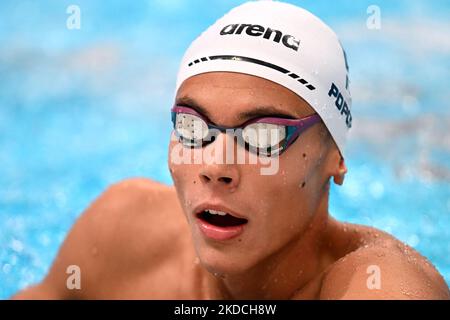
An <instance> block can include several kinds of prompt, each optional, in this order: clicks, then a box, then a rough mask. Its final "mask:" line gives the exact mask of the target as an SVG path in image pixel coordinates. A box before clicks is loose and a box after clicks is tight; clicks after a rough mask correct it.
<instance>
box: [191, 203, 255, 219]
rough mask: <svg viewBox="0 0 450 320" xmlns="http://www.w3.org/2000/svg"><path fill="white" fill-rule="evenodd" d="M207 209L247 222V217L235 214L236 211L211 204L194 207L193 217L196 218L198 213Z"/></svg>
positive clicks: (217, 204) (218, 204)
mask: <svg viewBox="0 0 450 320" xmlns="http://www.w3.org/2000/svg"><path fill="white" fill-rule="evenodd" d="M207 209H212V210H217V211H222V212H226V213H228V214H230V215H232V216H233V217H236V218H240V219H246V220H248V218H247V217H244V216H243V215H241V214H239V213H237V212H236V211H234V210H232V209H230V208H227V207H225V206H224V205H222V204H220V203H211V202H205V203H201V204H199V205H198V206H196V207H195V208H194V215H195V216H197V215H198V214H199V213H201V212H203V211H205V210H207Z"/></svg>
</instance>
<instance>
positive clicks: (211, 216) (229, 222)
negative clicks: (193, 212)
mask: <svg viewBox="0 0 450 320" xmlns="http://www.w3.org/2000/svg"><path fill="white" fill-rule="evenodd" d="M197 217H198V218H199V219H201V220H203V221H205V222H207V223H209V224H211V225H213V226H216V227H221V228H226V227H235V226H240V225H244V224H246V223H247V222H248V220H247V219H242V218H238V217H235V216H232V215H231V214H229V213H227V212H223V211H218V210H211V209H208V210H204V211H202V212H200V213H198V214H197Z"/></svg>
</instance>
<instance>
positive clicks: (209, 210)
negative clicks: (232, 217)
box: [205, 209, 227, 216]
mask: <svg viewBox="0 0 450 320" xmlns="http://www.w3.org/2000/svg"><path fill="white" fill-rule="evenodd" d="M205 211H206V212H209V213H210V214H218V215H219V216H224V215H226V214H227V213H226V212H223V211H218V210H212V209H207V210H205Z"/></svg>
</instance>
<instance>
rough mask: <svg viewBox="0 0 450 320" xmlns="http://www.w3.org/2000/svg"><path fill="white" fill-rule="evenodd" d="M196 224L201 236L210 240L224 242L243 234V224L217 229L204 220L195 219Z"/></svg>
mask: <svg viewBox="0 0 450 320" xmlns="http://www.w3.org/2000/svg"><path fill="white" fill-rule="evenodd" d="M197 223H198V226H199V228H200V230H201V231H202V232H203V234H204V235H205V236H206V237H207V238H210V239H214V240H219V241H224V240H229V239H232V238H235V237H237V236H239V235H240V234H241V233H242V232H244V226H245V224H242V225H239V226H233V227H218V226H215V225H212V224H209V223H208V222H206V221H205V220H202V219H200V218H197Z"/></svg>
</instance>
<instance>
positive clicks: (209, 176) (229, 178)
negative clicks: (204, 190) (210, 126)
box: [199, 134, 240, 192]
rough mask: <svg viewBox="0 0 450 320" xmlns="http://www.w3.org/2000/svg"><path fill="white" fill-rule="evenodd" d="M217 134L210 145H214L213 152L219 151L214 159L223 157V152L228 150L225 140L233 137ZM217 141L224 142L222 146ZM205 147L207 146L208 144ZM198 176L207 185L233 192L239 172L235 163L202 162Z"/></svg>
mask: <svg viewBox="0 0 450 320" xmlns="http://www.w3.org/2000/svg"><path fill="white" fill-rule="evenodd" d="M219 136H220V137H218V138H217V139H216V141H214V143H212V145H215V152H217V153H219V154H218V158H216V159H225V157H224V156H225V155H224V153H226V152H230V151H229V150H227V149H226V143H225V140H226V139H233V137H226V135H225V134H220V135H219ZM219 142H221V143H224V144H222V147H221V146H220V145H221V143H219ZM216 143H217V144H216ZM211 147H212V146H211ZM206 148H209V146H208V147H206ZM232 152H234V150H232ZM233 159H236V158H233ZM199 178H200V181H201V182H202V183H203V184H205V185H207V186H208V187H211V188H215V189H222V190H223V191H228V192H234V191H235V190H236V188H237V187H238V185H239V181H240V173H239V169H238V167H237V165H236V163H224V162H221V163H217V162H214V161H213V162H212V163H203V165H202V168H201V169H200V171H199Z"/></svg>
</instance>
